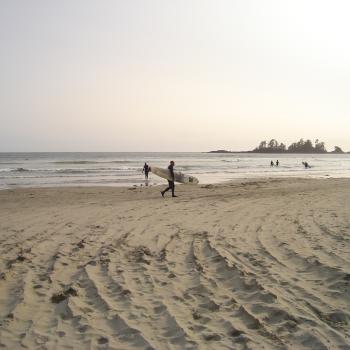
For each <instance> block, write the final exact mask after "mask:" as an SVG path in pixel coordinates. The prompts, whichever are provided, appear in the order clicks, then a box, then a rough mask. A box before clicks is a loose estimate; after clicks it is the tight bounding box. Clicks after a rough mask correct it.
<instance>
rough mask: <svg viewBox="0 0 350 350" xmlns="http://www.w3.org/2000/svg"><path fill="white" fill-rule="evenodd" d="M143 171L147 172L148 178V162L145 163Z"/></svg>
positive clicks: (146, 176)
mask: <svg viewBox="0 0 350 350" xmlns="http://www.w3.org/2000/svg"><path fill="white" fill-rule="evenodd" d="M143 171H144V172H145V178H146V179H148V173H149V166H148V164H145V165H144V166H143Z"/></svg>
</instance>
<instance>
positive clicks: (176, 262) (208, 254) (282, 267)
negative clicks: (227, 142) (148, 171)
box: [0, 179, 350, 350]
mask: <svg viewBox="0 0 350 350" xmlns="http://www.w3.org/2000/svg"><path fill="white" fill-rule="evenodd" d="M159 190H160V188H159V187H153V188H137V189H127V188H123V189H121V188H54V189H18V190H12V191H11V190H6V191H1V192H0V241H1V248H0V249H1V251H0V253H1V258H0V347H3V348H7V349H22V348H28V349H118V350H123V349H157V350H158V349H318V350H319V349H350V180H346V179H330V180H305V179H304V180H302V179H285V180H279V179H275V180H268V179H266V180H259V181H250V182H245V183H244V182H239V183H232V184H225V185H207V186H204V185H199V186H193V187H191V186H189V187H188V186H187V187H186V186H178V187H177V194H178V195H179V198H175V199H172V198H171V197H170V196H168V197H166V198H165V199H163V198H162V197H161V196H160V193H159Z"/></svg>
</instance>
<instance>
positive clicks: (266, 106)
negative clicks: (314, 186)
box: [0, 0, 350, 152]
mask: <svg viewBox="0 0 350 350" xmlns="http://www.w3.org/2000/svg"><path fill="white" fill-rule="evenodd" d="M349 13H350V2H348V1H345V0H344V1H341V0H332V1H324V0H264V1H261V0H240V1H238V0H171V1H170V0H123V1H122V0H104V1H98V0H74V1H71V0H60V1H53V0H52V1H50V0H26V1H23V0H8V1H6V0H0V77H1V78H0V125H1V127H0V152H10V151H116V152H117V151H121V152H122V151H207V150H215V149H228V150H237V151H239V150H250V149H252V148H254V147H255V146H257V145H258V144H259V143H260V141H262V140H270V139H272V138H275V139H277V140H278V141H279V142H284V143H286V144H287V145H289V144H290V143H292V142H294V141H297V140H299V139H300V138H304V139H311V140H313V141H314V140H315V139H319V140H321V141H324V142H325V143H326V147H327V149H328V150H332V149H333V147H334V146H335V145H338V146H340V147H342V148H343V149H344V150H345V151H350V137H349V131H350V103H349V101H350V86H349V85H350V64H349V63H350V40H349V36H350V21H349V20H348V16H349Z"/></svg>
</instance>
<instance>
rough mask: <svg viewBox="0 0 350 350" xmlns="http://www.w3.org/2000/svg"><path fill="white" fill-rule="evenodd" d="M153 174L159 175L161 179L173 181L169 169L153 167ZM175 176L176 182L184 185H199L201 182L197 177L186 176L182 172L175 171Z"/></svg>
mask: <svg viewBox="0 0 350 350" xmlns="http://www.w3.org/2000/svg"><path fill="white" fill-rule="evenodd" d="M151 172H152V173H153V174H156V175H158V176H159V177H162V178H163V179H167V180H171V175H170V170H169V169H163V168H157V167H155V166H151ZM174 175H175V181H176V182H180V183H182V184H198V183H199V181H198V179H197V178H196V177H194V176H191V175H186V174H184V173H182V172H180V171H174Z"/></svg>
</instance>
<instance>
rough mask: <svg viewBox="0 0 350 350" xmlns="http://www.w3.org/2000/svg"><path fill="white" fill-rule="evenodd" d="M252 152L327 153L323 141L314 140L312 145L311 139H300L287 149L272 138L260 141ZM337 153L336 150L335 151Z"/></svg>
mask: <svg viewBox="0 0 350 350" xmlns="http://www.w3.org/2000/svg"><path fill="white" fill-rule="evenodd" d="M252 152H258V153H327V150H326V147H325V144H324V142H319V140H318V139H317V140H316V141H315V146H313V144H312V141H311V140H306V141H304V140H303V139H300V140H299V141H298V142H294V143H292V144H291V145H290V146H289V147H288V149H287V147H286V145H285V144H284V143H278V141H277V140H275V139H272V140H270V141H269V142H267V141H261V142H260V145H259V147H256V148H255V149H254V150H253V151H252ZM337 153H338V152H337Z"/></svg>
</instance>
